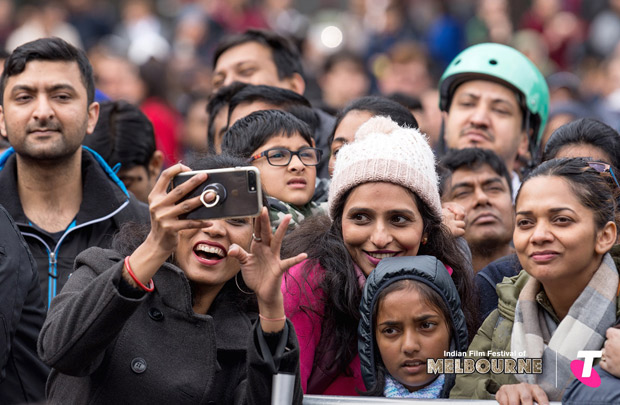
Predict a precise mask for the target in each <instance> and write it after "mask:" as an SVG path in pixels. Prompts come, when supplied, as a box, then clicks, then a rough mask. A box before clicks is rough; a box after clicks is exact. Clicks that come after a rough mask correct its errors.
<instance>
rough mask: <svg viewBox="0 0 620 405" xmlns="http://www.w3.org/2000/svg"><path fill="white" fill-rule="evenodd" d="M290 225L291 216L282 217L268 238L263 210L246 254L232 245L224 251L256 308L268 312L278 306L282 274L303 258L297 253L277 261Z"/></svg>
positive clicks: (265, 213) (266, 214)
mask: <svg viewBox="0 0 620 405" xmlns="http://www.w3.org/2000/svg"><path fill="white" fill-rule="evenodd" d="M290 221H291V216H290V215H287V216H285V217H284V220H282V222H281V223H280V225H279V226H278V229H276V231H275V233H274V234H273V235H272V234H271V224H270V222H269V214H268V212H267V208H263V210H262V212H261V214H260V215H259V216H258V218H257V219H256V223H255V226H254V234H253V240H252V245H251V246H250V252H249V253H248V252H246V251H245V250H244V249H243V248H241V247H240V246H238V245H232V246H231V247H230V249H229V251H228V255H229V256H232V257H235V258H236V259H237V260H239V263H240V264H241V273H242V275H243V280H244V281H245V284H246V285H247V286H248V287H249V288H251V289H252V290H253V291H254V292H255V293H256V297H257V299H258V302H259V307H260V306H261V305H262V306H265V307H269V308H270V312H271V310H275V309H278V308H279V306H280V305H281V303H282V292H281V290H280V286H281V284H282V275H283V274H284V272H285V271H286V270H287V269H289V268H290V267H291V266H294V265H296V264H297V263H300V262H301V261H303V260H304V259H305V258H306V257H307V255H306V254H305V253H301V254H299V255H297V256H295V257H292V258H289V259H286V260H282V259H281V258H280V248H281V246H282V239H284V235H285V234H286V229H287V227H288V224H289V222H290ZM271 307H273V308H271ZM276 307H277V308H276ZM282 311H283V309H282Z"/></svg>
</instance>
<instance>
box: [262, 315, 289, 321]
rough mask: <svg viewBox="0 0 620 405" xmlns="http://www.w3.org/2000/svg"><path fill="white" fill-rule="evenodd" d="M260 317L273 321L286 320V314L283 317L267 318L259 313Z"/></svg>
mask: <svg viewBox="0 0 620 405" xmlns="http://www.w3.org/2000/svg"><path fill="white" fill-rule="evenodd" d="M258 317H259V318H260V319H262V320H263V321H271V322H277V321H285V320H286V316H283V317H282V318H267V317H265V316H262V315H261V314H258Z"/></svg>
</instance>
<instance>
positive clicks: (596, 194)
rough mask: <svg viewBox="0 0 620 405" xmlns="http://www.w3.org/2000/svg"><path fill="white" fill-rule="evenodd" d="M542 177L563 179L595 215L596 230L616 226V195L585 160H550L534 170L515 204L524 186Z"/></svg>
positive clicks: (525, 181) (525, 180) (608, 183)
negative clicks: (611, 223) (609, 224)
mask: <svg viewBox="0 0 620 405" xmlns="http://www.w3.org/2000/svg"><path fill="white" fill-rule="evenodd" d="M541 176H557V177H561V178H563V179H564V180H565V181H566V182H567V183H568V185H569V187H570V189H571V191H572V192H573V194H574V195H575V197H577V199H578V200H579V202H580V203H581V204H582V205H583V206H584V207H586V208H588V209H589V210H590V211H592V213H593V214H594V222H595V224H596V227H597V229H599V230H600V229H602V228H603V227H604V226H605V224H606V223H607V222H609V221H613V222H616V223H618V222H617V218H616V199H615V195H614V194H615V192H614V188H613V187H617V186H615V185H611V184H610V182H609V181H607V180H606V179H605V176H603V175H601V173H599V172H597V171H596V170H594V169H592V168H591V167H590V166H589V165H588V160H587V159H584V158H568V159H551V160H548V161H546V162H543V163H541V164H540V166H538V167H537V168H535V169H534V170H533V171H532V172H531V173H530V174H529V175H528V176H527V177H526V178H525V179H524V180H523V184H522V185H521V189H520V190H519V193H518V194H517V198H516V200H515V205H516V204H518V202H519V198H520V196H521V191H522V190H523V186H524V185H525V184H526V183H527V182H528V181H529V180H531V179H533V178H536V177H541Z"/></svg>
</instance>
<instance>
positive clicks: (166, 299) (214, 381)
mask: <svg viewBox="0 0 620 405" xmlns="http://www.w3.org/2000/svg"><path fill="white" fill-rule="evenodd" d="M122 268H123V257H122V256H121V255H120V254H118V253H117V252H115V251H112V250H103V249H100V248H91V249H88V250H86V251H85V252H83V253H82V254H80V255H79V256H78V258H77V259H76V271H75V272H74V273H73V275H72V276H71V278H70V279H69V281H68V282H67V284H66V285H65V288H64V289H63V291H62V292H61V293H60V294H59V295H58V296H57V297H56V298H55V299H54V300H53V302H52V306H51V307H50V310H49V312H48V317H47V319H46V321H45V324H44V326H43V329H42V331H41V335H40V338H39V354H40V356H41V358H42V359H43V360H44V361H45V362H46V363H48V364H49V365H50V366H51V367H53V368H54V369H53V370H52V373H51V375H50V378H49V380H48V385H47V395H48V401H49V403H50V404H86V403H88V404H122V403H132V404H142V403H144V404H207V403H214V404H215V403H216V404H232V403H235V404H237V403H247V404H269V403H270V397H271V384H272V371H271V370H272V367H273V366H274V364H275V365H279V367H277V366H276V369H277V370H278V371H279V372H288V373H291V374H296V375H297V377H296V391H295V393H296V402H295V403H301V400H302V391H301V384H300V382H299V348H298V344H297V337H296V335H295V333H294V330H293V327H292V325H291V324H288V325H289V326H288V331H289V333H287V334H286V336H285V335H284V334H282V339H285V340H286V339H287V340H286V350H285V351H284V352H283V354H282V355H281V356H278V355H275V356H274V362H273V363H271V362H270V360H271V354H270V353H267V354H265V356H263V354H261V349H260V348H259V347H258V345H259V341H260V339H261V338H263V336H262V332H260V330H259V329H258V328H257V326H256V325H259V323H258V322H255V320H256V317H257V315H256V313H253V314H248V313H247V312H245V311H244V310H242V309H241V308H240V307H239V306H238V305H237V304H238V302H239V298H240V296H239V293H237V292H236V291H235V289H236V287H235V284H234V281H233V282H232V283H228V284H227V286H225V287H224V288H223V289H222V291H221V292H220V293H219V294H218V296H217V297H216V299H215V301H214V303H213V304H212V306H211V308H210V310H209V314H208V315H198V314H195V313H194V312H193V310H192V303H191V291H190V285H189V282H188V280H187V278H186V277H185V275H184V274H183V272H182V270H181V269H179V268H178V267H176V266H173V265H171V264H169V263H164V265H163V266H162V267H161V268H160V269H159V271H158V272H157V273H156V274H155V276H154V277H153V282H154V284H155V291H154V292H151V293H141V294H140V295H141V296H140V297H139V298H130V297H128V296H124V295H123V293H122V290H123V287H122V284H123V283H122V282H121V274H122ZM231 284H232V288H230V287H231ZM119 286H120V288H121V291H119ZM253 323H254V325H253ZM280 343H281V342H280Z"/></svg>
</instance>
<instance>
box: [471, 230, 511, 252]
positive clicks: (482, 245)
mask: <svg viewBox="0 0 620 405" xmlns="http://www.w3.org/2000/svg"><path fill="white" fill-rule="evenodd" d="M465 239H466V240H467V244H468V245H469V249H471V253H472V255H473V256H480V257H493V256H495V255H496V254H497V252H499V251H501V250H503V249H506V248H507V247H509V246H510V242H511V241H512V232H503V233H500V234H497V233H487V234H485V235H483V236H480V237H477V238H473V239H472V238H467V235H465Z"/></svg>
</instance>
